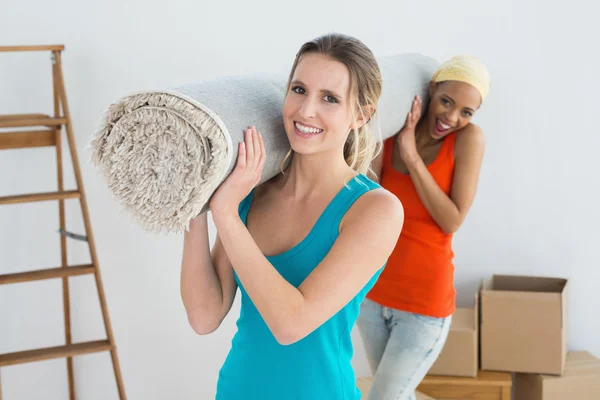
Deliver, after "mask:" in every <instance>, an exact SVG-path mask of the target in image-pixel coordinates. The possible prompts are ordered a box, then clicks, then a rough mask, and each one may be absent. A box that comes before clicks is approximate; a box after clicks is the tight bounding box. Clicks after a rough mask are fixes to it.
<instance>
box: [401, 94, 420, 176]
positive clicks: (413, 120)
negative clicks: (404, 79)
mask: <svg viewBox="0 0 600 400" xmlns="http://www.w3.org/2000/svg"><path fill="white" fill-rule="evenodd" d="M420 118H421V98H420V97H419V96H418V95H417V96H415V98H414V100H413V102H412V107H411V110H410V111H409V113H408V115H407V116H406V122H405V123H404V127H403V128H402V130H400V133H399V134H398V146H399V150H400V157H402V161H404V162H405V163H406V164H408V163H410V162H412V161H414V160H415V159H416V158H417V157H419V153H418V151H417V142H416V139H415V129H416V127H417V122H419V119H420Z"/></svg>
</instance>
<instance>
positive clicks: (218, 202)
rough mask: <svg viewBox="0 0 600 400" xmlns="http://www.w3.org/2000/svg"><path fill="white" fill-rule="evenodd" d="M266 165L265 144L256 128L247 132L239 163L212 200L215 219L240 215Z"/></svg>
mask: <svg viewBox="0 0 600 400" xmlns="http://www.w3.org/2000/svg"><path fill="white" fill-rule="evenodd" d="M264 165H265V144H264V141H263V138H262V135H261V134H260V133H259V132H258V131H257V130H256V128H255V127H254V126H252V127H250V128H249V129H247V130H246V132H245V134H244V142H242V143H240V144H239V148H238V158H237V163H236V166H235V168H234V169H233V171H231V173H230V174H229V176H228V177H227V178H226V179H225V181H224V182H223V183H221V185H220V186H219V188H218V189H217V191H216V192H215V193H214V195H213V196H212V198H211V200H210V210H211V211H212V213H213V217H214V218H218V217H219V216H226V215H235V216H237V215H238V207H239V205H240V203H241V201H242V200H244V198H245V197H246V196H248V194H249V193H250V191H251V190H252V189H253V188H254V187H255V186H256V185H257V184H258V183H259V182H260V178H261V174H262V170H263V166H264Z"/></svg>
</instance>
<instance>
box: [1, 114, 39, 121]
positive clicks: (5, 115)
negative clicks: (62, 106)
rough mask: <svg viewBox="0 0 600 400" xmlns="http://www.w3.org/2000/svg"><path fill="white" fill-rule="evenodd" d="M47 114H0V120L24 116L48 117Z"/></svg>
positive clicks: (24, 117) (23, 117)
mask: <svg viewBox="0 0 600 400" xmlns="http://www.w3.org/2000/svg"><path fill="white" fill-rule="evenodd" d="M48 117H49V115H48V114H0V121H8V120H14V119H26V118H30V119H31V118H48Z"/></svg>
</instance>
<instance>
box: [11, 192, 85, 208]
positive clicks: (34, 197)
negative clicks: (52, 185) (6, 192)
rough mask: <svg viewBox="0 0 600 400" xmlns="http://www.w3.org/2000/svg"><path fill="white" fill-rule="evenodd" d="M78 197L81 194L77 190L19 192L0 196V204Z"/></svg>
mask: <svg viewBox="0 0 600 400" xmlns="http://www.w3.org/2000/svg"><path fill="white" fill-rule="evenodd" d="M80 197H81V194H80V193H79V192H78V191H77V190H68V191H65V192H48V193H32V194H21V195H18V196H5V197H0V205H6V204H19V203H35V202H37V201H48V200H66V199H78V198H80Z"/></svg>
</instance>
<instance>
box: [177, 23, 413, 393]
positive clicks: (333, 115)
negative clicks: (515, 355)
mask: <svg viewBox="0 0 600 400" xmlns="http://www.w3.org/2000/svg"><path fill="white" fill-rule="evenodd" d="M380 93H381V74H380V71H379V67H378V65H377V62H376V59H375V57H374V56H373V54H372V53H371V51H370V50H369V49H368V48H367V47H366V46H365V45H364V44H363V43H361V42H360V41H358V40H356V39H354V38H352V37H348V36H343V35H337V34H331V35H326V36H322V37H319V38H317V39H315V40H313V41H310V42H308V43H306V44H304V45H303V46H302V48H301V49H300V51H299V52H298V53H297V56H296V60H295V62H294V65H293V67H292V71H291V73H290V76H289V82H288V91H287V94H286V97H285V101H284V105H283V118H284V125H285V130H286V134H287V137H288V139H289V142H290V144H291V149H292V150H291V153H290V155H289V157H291V158H290V162H289V164H288V167H287V168H286V169H285V171H282V173H281V174H279V175H277V176H276V177H274V178H273V179H271V180H269V181H267V182H265V183H263V184H262V185H260V186H258V187H255V185H256V184H257V182H259V179H260V174H261V169H262V167H263V163H264V159H265V147H264V145H263V141H262V137H261V135H260V133H258V132H257V130H256V129H255V128H251V129H249V130H248V131H247V132H246V138H245V142H244V143H241V144H240V148H239V156H238V160H237V166H236V168H235V170H234V171H233V172H232V173H231V175H230V176H229V177H228V178H227V179H226V181H225V182H224V183H223V184H222V185H221V186H220V188H219V189H218V191H217V192H216V193H215V194H214V196H213V198H212V200H211V203H210V207H211V211H212V213H213V219H214V222H215V225H216V228H217V231H218V236H217V238H216V241H215V244H214V246H213V249H212V253H211V251H210V250H209V242H208V233H207V221H206V215H201V216H199V217H197V218H196V219H194V220H193V221H192V224H191V226H190V231H189V232H186V234H185V239H184V251H183V262H182V271H181V292H182V298H183V302H184V305H185V308H186V311H187V315H188V318H189V321H190V324H191V326H192V327H193V328H194V330H195V331H196V332H198V333H199V334H208V333H210V332H213V331H214V330H215V329H217V328H218V326H219V324H220V323H221V321H222V320H223V318H224V317H225V315H226V314H227V313H228V312H229V310H230V308H231V305H232V303H233V300H234V297H235V295H236V292H237V289H238V288H239V289H240V292H241V295H242V303H241V304H242V305H241V314H240V316H239V319H238V321H237V328H238V329H237V332H236V334H235V337H234V338H233V341H232V346H231V350H230V352H229V354H228V356H227V359H226V361H225V364H224V365H223V367H222V368H221V370H220V373H219V380H218V383H217V395H216V398H217V399H218V400H239V399H261V400H281V399H298V400H304V399H305V400H315V399H327V400H332V399H346V400H351V399H359V398H360V397H361V393H360V391H359V390H358V388H357V386H356V383H355V376H354V372H353V369H352V365H351V358H352V354H353V350H352V347H353V346H352V343H351V336H350V333H351V330H352V328H353V326H354V324H355V321H356V318H357V317H358V312H359V306H360V303H361V302H362V301H363V299H364V297H365V295H366V293H367V292H368V290H369V289H370V288H371V287H372V286H373V284H374V283H375V281H376V279H377V277H378V276H379V274H380V273H381V270H382V268H383V266H384V265H385V263H386V260H387V258H388V256H389V254H390V253H391V251H392V249H393V248H394V245H395V243H396V241H397V239H398V236H399V234H400V230H401V227H402V223H403V210H402V206H401V204H400V201H399V200H398V199H397V198H396V197H395V196H393V195H391V194H390V193H389V192H388V191H386V190H384V189H382V188H381V187H380V186H379V185H378V184H376V183H375V182H373V181H372V180H370V179H369V178H367V176H366V173H367V170H368V166H369V165H370V163H371V160H372V158H373V156H374V155H375V153H376V143H377V139H376V138H374V137H372V134H371V131H370V130H369V124H368V121H369V120H370V118H371V117H372V115H373V114H374V113H375V111H376V107H377V103H378V100H379V96H380Z"/></svg>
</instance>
